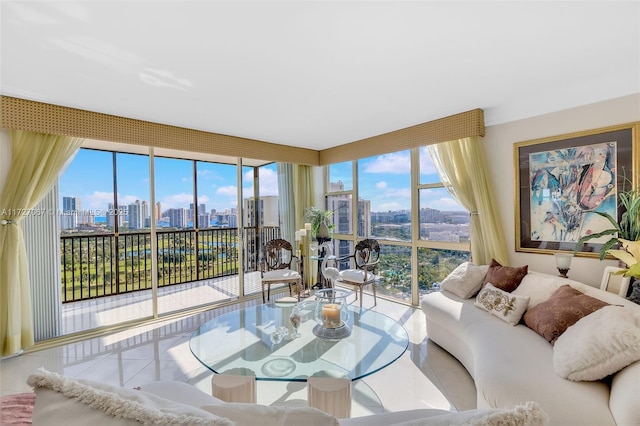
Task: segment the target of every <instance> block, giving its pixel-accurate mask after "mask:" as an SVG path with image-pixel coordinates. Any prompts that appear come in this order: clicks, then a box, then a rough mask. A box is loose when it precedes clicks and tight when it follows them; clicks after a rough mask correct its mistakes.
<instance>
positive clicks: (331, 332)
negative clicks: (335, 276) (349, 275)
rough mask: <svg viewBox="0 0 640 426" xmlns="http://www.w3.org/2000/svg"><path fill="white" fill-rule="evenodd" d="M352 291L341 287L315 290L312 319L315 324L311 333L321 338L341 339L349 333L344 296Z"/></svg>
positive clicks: (347, 312) (347, 311)
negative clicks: (314, 306)
mask: <svg viewBox="0 0 640 426" xmlns="http://www.w3.org/2000/svg"><path fill="white" fill-rule="evenodd" d="M352 293H353V292H352V291H349V290H343V289H335V288H325V289H322V290H317V291H316V292H315V296H316V302H317V305H316V310H315V315H314V319H315V320H316V322H317V324H316V326H315V327H314V328H313V333H314V334H315V335H316V336H318V337H320V338H323V339H342V338H344V337H347V336H349V335H350V334H351V327H349V309H348V305H347V301H346V298H347V297H348V296H349V295H351V294H352Z"/></svg>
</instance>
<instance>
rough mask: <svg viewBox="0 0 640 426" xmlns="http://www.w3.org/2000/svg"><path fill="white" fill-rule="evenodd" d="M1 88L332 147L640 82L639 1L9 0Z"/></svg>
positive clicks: (618, 90) (510, 116)
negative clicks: (462, 115)
mask: <svg viewBox="0 0 640 426" xmlns="http://www.w3.org/2000/svg"><path fill="white" fill-rule="evenodd" d="M0 7H1V9H0V19H1V27H0V28H1V29H0V35H1V43H2V45H1V50H0V54H1V56H0V59H1V69H0V72H1V74H0V91H1V93H2V94H3V95H7V96H15V97H20V98H25V99H31V100H36V101H41V102H47V103H53V104H58V105H64V106H70V107H75V108H82V109H86V110H91V111H98V112H103V113H107V114H115V115H120V116H125V117H131V118H137V119H142V120H148V121H154V122H159V123H165V124H171V125H176V126H182V127H187V128H193V129H199V130H205V131H211V132H216V133H223V134H229V135H234V136H241V137H247V138H253V139H258V140H263V141H268V142H274V143H280V144H287V145H295V146H300V147H306V148H313V149H323V148H327V147H331V146H336V145H340V144H343V143H347V142H352V141H355V140H359V139H363V138H366V137H370V136H374V135H378V134H382V133H386V132H389V131H393V130H397V129H401V128H404V127H408V126H411V125H415V124H419V123H424V122H427V121H430V120H433V119H436V118H440V117H444V116H447V115H451V114H456V113H459V112H463V111H467V110H470V109H473V108H482V109H484V111H485V124H486V125H494V124H499V123H504V122H508V121H513V120H517V119H521V118H526V117H530V116H535V115H540V114H544V113H548V112H552V111H558V110H562V109H566V108H570V107H574V106H578V105H584V104H588V103H592V102H598V101H601V100H605V99H612V98H616V97H619V96H624V95H628V94H632V93H638V92H640V2H638V1H626V2H615V1H600V2H581V1H569V2H551V1H533V2H525V1H510V2H507V1H498V2H486V1H469V2H462V1H446V2H445V1H414V2H402V1H371V2H365V1H354V0H352V1H323V2H312V1H283V2H275V1H266V0H263V1H255V2H250V1H237V0H236V1H215V0H214V1H149V0H147V1H113V0H111V1H96V0H93V1H89V0H85V1H70V2H62V1H54V0H48V1H24V0H19V1H10V0H2V2H1V3H0Z"/></svg>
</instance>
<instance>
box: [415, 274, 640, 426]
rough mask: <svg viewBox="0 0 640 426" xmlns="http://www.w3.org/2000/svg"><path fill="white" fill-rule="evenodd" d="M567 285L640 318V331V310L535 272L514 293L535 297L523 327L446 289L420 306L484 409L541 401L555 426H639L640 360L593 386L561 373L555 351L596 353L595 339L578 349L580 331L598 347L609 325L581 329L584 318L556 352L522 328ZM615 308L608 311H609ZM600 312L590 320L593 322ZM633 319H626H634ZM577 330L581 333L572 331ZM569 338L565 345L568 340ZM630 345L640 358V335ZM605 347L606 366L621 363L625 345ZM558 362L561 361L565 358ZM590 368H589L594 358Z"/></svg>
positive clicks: (431, 332) (430, 329)
mask: <svg viewBox="0 0 640 426" xmlns="http://www.w3.org/2000/svg"><path fill="white" fill-rule="evenodd" d="M485 271H486V269H485ZM487 277H488V275H487ZM458 278H460V277H458ZM483 284H484V283H481V285H483ZM566 284H568V285H569V286H571V287H572V288H574V289H577V290H579V291H580V292H582V293H584V294H586V295H588V296H591V297H593V298H596V299H599V300H602V301H604V302H606V303H608V304H611V305H621V306H622V307H623V309H624V310H626V312H629V313H631V314H632V315H633V316H634V317H635V320H636V323H635V325H636V327H640V321H639V320H640V305H637V304H635V303H633V302H631V301H628V300H626V299H624V298H622V297H619V296H617V295H615V294H612V293H608V292H605V291H602V290H600V289H597V288H594V287H591V286H588V285H586V284H583V283H579V282H576V281H572V280H570V279H566V278H560V277H556V276H552V275H547V274H541V273H536V272H529V273H527V274H526V275H525V276H524V278H522V281H521V282H520V285H519V286H518V287H517V288H516V289H515V290H513V291H512V292H511V293H510V294H512V295H514V296H518V297H524V298H529V301H528V305H527V308H526V311H525V314H524V315H523V317H522V320H521V321H519V322H517V323H516V325H511V324H509V323H508V322H506V321H505V320H504V318H499V316H496V315H492V314H491V313H489V312H487V311H486V310H483V309H480V308H479V307H478V306H476V296H475V295H473V296H469V295H468V294H466V295H464V296H465V297H467V298H463V297H459V296H456V295H454V294H453V293H451V292H449V291H446V290H442V291H440V292H433V293H430V294H427V295H425V296H423V298H422V299H421V308H422V310H423V312H424V314H425V316H426V324H427V334H428V337H429V339H431V340H432V341H433V342H435V343H436V344H438V345H439V346H441V347H442V348H444V349H445V350H447V351H448V352H449V353H451V354H452V355H453V356H455V357H456V358H457V359H458V360H459V361H460V362H461V363H462V364H463V365H464V366H465V368H466V369H467V370H468V372H469V374H471V376H472V377H473V379H474V381H475V384H476V388H477V404H478V405H477V406H478V408H481V407H491V408H502V407H512V406H514V405H516V404H519V403H521V402H522V401H536V402H537V403H538V404H539V405H540V407H541V408H542V409H543V410H544V411H545V412H546V413H547V414H548V415H549V417H550V424H551V425H559V426H571V425H580V426H585V425H593V426H605V425H616V424H617V425H629V426H632V425H640V361H635V362H632V363H631V364H630V365H628V366H627V367H625V368H622V370H620V371H619V372H617V373H615V374H612V375H609V376H607V377H605V378H603V379H601V380H591V381H573V380H569V379H565V378H562V377H560V375H559V374H558V373H557V372H556V368H554V351H556V352H559V349H560V346H562V348H563V349H564V350H567V349H568V350H575V351H577V353H578V355H580V353H583V354H586V353H588V351H589V350H591V349H589V348H588V347H585V348H581V345H582V344H583V343H584V344H585V345H588V343H587V340H589V339H583V340H581V341H579V342H578V344H576V341H575V340H574V341H570V340H569V339H576V338H578V337H576V336H580V334H579V333H577V331H578V330H579V329H580V328H582V329H584V330H583V331H582V332H583V333H587V334H588V333H590V332H592V331H593V333H594V334H595V336H593V338H594V339H596V340H598V339H600V338H601V337H603V336H604V335H605V334H607V333H609V332H608V331H607V332H604V331H601V330H600V329H599V327H601V326H605V328H606V330H609V329H610V326H611V325H610V324H604V323H602V324H595V325H594V324H590V325H589V326H588V327H587V328H585V327H583V326H582V325H581V326H580V327H578V325H579V324H585V325H586V323H587V322H586V321H583V320H582V319H581V320H579V321H578V322H576V323H574V325H572V326H570V327H569V328H567V329H566V331H565V334H563V335H561V337H560V338H558V340H556V341H555V346H554V345H552V344H551V343H550V341H548V340H547V339H545V338H544V337H543V336H542V335H541V334H539V332H536V331H534V330H533V329H532V328H529V327H528V326H527V325H526V324H524V323H523V322H524V318H525V315H527V314H526V312H529V311H530V310H531V312H532V313H533V312H534V311H533V310H532V309H533V307H534V306H536V305H538V304H540V303H543V305H540V308H542V307H543V306H547V305H548V303H545V302H547V301H550V299H551V297H552V295H553V294H554V292H556V290H558V289H559V288H560V287H561V286H564V285H566ZM456 293H458V292H456ZM603 309H604V308H603ZM615 309H616V308H609V309H608V311H611V310H615ZM597 312H598V311H596V312H594V313H592V314H589V315H587V316H585V317H583V318H584V319H585V320H586V319H587V318H589V317H590V315H595V314H596V313H597ZM604 312H605V311H604V310H603V313H604ZM616 312H619V311H616ZM626 312H624V315H627V313H626ZM592 318H593V319H594V320H595V319H596V317H592ZM581 321H582V323H581ZM612 322H617V321H612ZM632 324H633V323H632ZM572 327H575V328H574V329H573V330H572ZM616 327H617V325H616ZM574 330H576V331H574ZM637 330H640V328H638V329H637ZM569 331H571V333H569ZM598 333H599V334H598ZM564 335H566V341H565V338H564V337H562V336H564ZM583 335H584V334H583ZM634 336H635V337H634ZM631 338H632V339H635V348H634V347H631V348H630V349H631V350H635V351H636V353H637V352H638V350H640V347H639V342H638V332H637V331H634V330H632V333H631ZM590 339H591V338H590ZM561 343H562V345H561ZM600 344H604V346H603V347H604V348H605V349H606V348H607V347H608V349H611V350H612V354H609V355H606V356H605V358H606V359H605V360H604V361H605V362H606V360H615V359H616V358H617V349H616V345H617V344H618V343H615V342H614V343H612V344H609V343H606V340H605V343H602V342H600ZM633 345H634V343H632V346H633ZM557 357H558V353H556V358H557ZM587 358H588V357H587ZM592 358H593V359H595V358H596V357H595V356H593V357H592ZM555 361H556V362H559V360H558V359H556V360H555ZM601 361H603V360H601ZM583 362H589V359H587V360H586V361H584V360H583ZM576 368H578V367H576Z"/></svg>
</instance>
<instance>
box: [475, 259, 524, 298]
mask: <svg viewBox="0 0 640 426" xmlns="http://www.w3.org/2000/svg"><path fill="white" fill-rule="evenodd" d="M528 270H529V265H524V266H518V267H515V268H514V267H511V266H502V265H501V264H500V263H498V262H497V261H496V260H495V259H491V264H490V265H489V270H487V275H486V276H485V277H484V283H482V288H484V287H485V286H486V285H487V284H488V283H491V284H492V285H493V286H494V287H496V288H499V289H500V290H502V291H506V292H508V293H511V292H512V291H513V290H515V289H516V288H518V286H519V285H520V281H522V279H523V278H524V276H525V275H527V272H528Z"/></svg>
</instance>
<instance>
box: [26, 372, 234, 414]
mask: <svg viewBox="0 0 640 426" xmlns="http://www.w3.org/2000/svg"><path fill="white" fill-rule="evenodd" d="M27 384H29V385H30V386H33V387H34V390H35V392H36V404H35V407H34V410H33V424H43V425H44V424H59V425H65V426H73V425H78V426H80V425H82V426H86V425H103V424H109V425H127V426H128V425H132V426H133V425H139V424H140V423H143V424H163V425H178V424H180V425H221V426H222V425H224V426H230V425H233V422H231V421H230V420H228V419H226V418H223V417H219V416H216V415H214V414H212V413H210V412H208V411H205V410H201V409H199V408H197V407H193V406H190V405H186V404H181V403H178V402H174V401H171V400H168V399H164V398H160V397H158V396H156V395H153V394H150V393H147V392H144V391H139V390H135V389H127V388H119V387H115V386H110V385H107V384H104V383H100V382H94V381H91V380H80V379H78V380H74V379H70V378H67V377H64V376H61V375H59V374H56V373H53V372H50V371H47V370H45V369H44V368H39V369H37V370H36V371H35V372H34V373H33V374H31V375H30V376H29V378H28V379H27ZM52 419H55V423H52Z"/></svg>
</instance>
